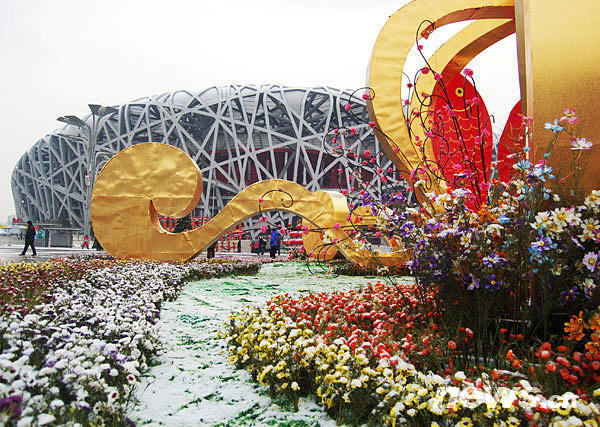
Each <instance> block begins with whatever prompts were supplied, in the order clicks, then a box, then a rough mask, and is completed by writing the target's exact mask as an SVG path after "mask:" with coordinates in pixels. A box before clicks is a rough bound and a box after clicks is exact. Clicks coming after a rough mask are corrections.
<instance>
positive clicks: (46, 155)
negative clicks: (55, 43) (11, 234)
mask: <svg viewBox="0 0 600 427" xmlns="http://www.w3.org/2000/svg"><path fill="white" fill-rule="evenodd" d="M350 96H351V93H350V92H346V91H340V90H337V89H333V88H328V87H317V88H308V89H307V88H294V87H286V86H278V85H263V86H233V85H232V86H226V87H211V88H209V89H206V90H204V91H202V92H198V93H194V92H188V91H177V92H172V93H165V94H162V95H159V96H155V97H150V98H142V99H138V100H135V101H132V102H129V103H127V104H124V105H121V106H119V107H117V108H118V113H115V114H113V115H111V116H110V117H108V118H107V119H106V120H104V121H102V122H101V123H100V126H99V127H98V128H97V133H96V136H97V138H96V139H97V143H96V153H95V156H96V159H97V160H96V170H95V171H93V173H95V174H97V173H98V172H99V171H100V169H101V168H102V166H103V165H104V164H105V163H106V162H107V161H108V159H110V157H111V156H113V155H114V154H116V153H118V152H119V151H121V150H123V149H124V148H126V147H129V146H131V145H134V144H138V143H142V142H148V141H152V142H162V143H165V144H170V145H173V146H175V147H178V148H180V149H182V150H183V151H185V152H186V153H188V154H189V155H190V157H191V158H192V159H194V161H195V162H196V163H197V164H198V166H199V168H200V169H201V171H202V178H203V181H204V192H203V196H202V199H201V201H200V204H199V205H198V207H197V208H196V210H195V211H194V215H197V216H213V215H214V214H216V213H217V212H219V211H220V210H221V209H222V208H223V206H224V205H225V204H227V203H228V201H229V200H230V199H231V198H232V197H233V196H235V195H236V194H237V193H239V192H240V191H241V190H242V189H244V188H245V187H246V186H248V185H249V184H252V183H254V182H257V181H261V180H264V179H272V178H278V179H287V180H290V181H294V182H297V183H300V184H302V185H304V186H305V187H306V188H308V189H309V190H310V191H316V190H319V189H327V188H338V182H344V183H347V182H349V177H348V173H349V171H348V168H347V167H346V164H345V160H344V159H339V158H334V157H332V156H331V155H330V154H328V153H329V152H330V150H331V147H325V146H324V143H323V137H324V135H325V134H326V133H327V132H328V131H330V130H332V129H335V128H341V127H355V128H356V130H357V133H356V136H354V137H351V138H350V137H349V136H348V135H340V136H338V140H340V141H341V142H343V143H344V144H345V146H346V147H351V148H352V149H353V151H354V152H355V153H356V152H362V151H363V150H364V149H369V150H371V152H373V153H375V154H376V153H379V151H380V148H379V145H378V144H376V143H375V137H374V135H373V132H372V129H370V128H369V125H368V124H367V122H368V114H367V111H366V106H365V102H364V101H363V100H362V99H361V98H359V97H353V98H352V99H351V100H350V102H351V104H352V105H353V107H352V113H353V114H354V115H355V116H356V117H358V118H360V119H361V120H356V118H355V117H352V115H350V114H348V112H347V111H346V110H345V108H344V106H345V105H346V103H347V102H348V101H349V97H350ZM91 120H92V117H91V116H88V117H85V118H84V121H86V122H88V123H90V122H91ZM345 138H347V139H345ZM85 140H86V135H85V132H84V131H83V130H81V129H80V128H77V127H74V126H71V125H67V126H65V127H63V128H62V129H59V130H57V131H54V132H53V133H50V134H49V135H46V136H45V137H44V138H42V139H40V140H39V141H38V142H37V143H36V144H35V145H34V146H33V147H32V148H31V149H30V150H29V151H28V152H27V153H26V154H24V155H23V156H22V157H21V159H20V160H19V162H18V164H17V166H16V168H15V170H14V171H13V175H12V183H11V184H12V191H13V196H14V200H15V209H16V213H17V216H19V217H21V218H24V219H32V220H33V221H37V222H39V221H56V220H59V221H62V222H68V223H71V224H72V225H73V226H79V227H81V226H82V224H83V209H84V205H85V204H84V201H85V200H84V198H85V194H86V193H85V190H86V176H85V175H86V173H87V171H86V165H87V163H86V156H87V155H88V154H87V153H86V147H87V144H86V143H85ZM361 140H362V141H361ZM390 165H391V163H390V162H388V164H385V165H384V166H385V167H386V168H387V167H388V166H390ZM340 168H341V169H342V174H341V176H338V175H340V174H339V172H338V169H340ZM371 185H373V186H377V187H379V186H381V183H380V181H379V179H378V178H377V176H376V175H375V178H374V179H373V180H372V181H371Z"/></svg>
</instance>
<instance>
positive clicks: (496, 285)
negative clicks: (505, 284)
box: [485, 274, 502, 291]
mask: <svg viewBox="0 0 600 427" xmlns="http://www.w3.org/2000/svg"><path fill="white" fill-rule="evenodd" d="M486 279H487V281H488V284H487V285H485V288H486V289H490V290H492V291H497V290H498V289H500V286H501V285H502V281H500V280H497V279H496V275H495V274H490V275H488V276H487V277H486Z"/></svg>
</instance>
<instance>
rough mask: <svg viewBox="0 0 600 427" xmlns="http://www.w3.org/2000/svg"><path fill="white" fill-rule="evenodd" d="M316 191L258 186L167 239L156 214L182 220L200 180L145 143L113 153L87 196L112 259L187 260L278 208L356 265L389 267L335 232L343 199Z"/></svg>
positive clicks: (176, 152) (386, 259)
mask: <svg viewBox="0 0 600 427" xmlns="http://www.w3.org/2000/svg"><path fill="white" fill-rule="evenodd" d="M317 193H318V194H315V193H311V192H310V191H308V190H306V189H305V188H304V187H302V186H301V185H299V184H296V183H294V182H291V181H285V180H266V181H261V182H257V183H256V184H252V185H250V186H248V187H247V188H245V189H244V190H243V191H242V192H240V193H239V194H237V195H236V196H235V197H234V198H233V199H232V200H231V201H230V202H229V203H228V204H227V205H226V206H225V207H224V208H223V210H222V211H221V212H219V213H218V214H217V215H216V216H215V217H214V218H212V219H211V220H210V221H209V222H207V223H206V224H204V225H203V226H202V227H199V228H197V229H195V230H193V231H186V232H183V233H170V232H168V231H166V230H164V229H163V228H162V226H161V225H160V223H159V221H158V214H159V213H160V214H162V215H165V216H171V217H176V218H180V217H183V216H185V215H187V214H189V213H190V212H191V211H192V210H193V209H194V207H195V206H196V205H197V204H198V202H199V200H200V197H201V195H202V175H201V173H200V169H199V168H198V166H197V165H196V164H195V163H194V161H193V160H192V159H191V158H190V157H189V156H188V155H187V154H186V153H184V152H183V151H181V150H180V149H178V148H176V147H173V146H170V145H166V144H158V143H144V144H138V145H134V146H132V147H129V148H126V149H125V150H123V151H121V152H119V153H117V154H116V155H115V156H114V157H113V158H112V159H110V161H109V162H108V163H107V164H106V165H105V166H104V167H103V168H102V170H101V171H100V174H99V175H98V178H97V179H96V184H95V186H94V192H93V195H92V223H93V226H94V232H95V234H96V238H97V239H98V241H99V242H100V244H101V245H102V247H103V248H104V249H105V250H106V251H107V252H108V253H109V254H111V255H113V256H114V257H116V258H137V259H148V260H156V261H189V260H191V259H193V258H195V257H196V256H198V254H199V253H200V252H202V251H203V250H204V249H205V248H207V247H208V246H210V245H211V244H212V243H214V242H215V241H216V240H217V239H218V238H219V236H220V235H221V234H223V233H225V232H227V231H229V230H231V229H233V228H234V227H235V226H236V225H238V224H239V223H241V222H242V221H244V220H246V219H248V218H249V217H252V216H254V215H256V214H258V213H261V212H268V211H274V210H283V211H287V212H292V213H295V214H297V215H300V216H302V217H303V218H304V219H305V220H307V221H308V222H309V223H311V224H312V225H313V226H314V227H316V228H318V229H320V230H325V232H326V233H329V235H330V237H331V241H332V243H334V244H335V243H337V242H340V245H339V249H340V250H341V251H342V253H343V254H344V255H345V256H346V257H348V258H350V259H352V260H353V261H355V262H359V263H363V264H364V263H367V262H369V263H373V262H375V263H377V262H379V263H381V264H382V265H389V264H390V262H392V261H390V260H391V259H392V256H391V255H390V254H384V255H385V256H384V255H381V256H378V255H377V254H372V253H370V252H369V251H368V250H366V249H363V248H361V247H359V246H357V245H356V244H355V243H354V242H352V241H351V240H349V239H348V236H347V234H346V233H345V229H346V227H336V224H339V222H336V221H341V220H343V221H344V223H343V225H345V221H346V217H345V216H343V214H344V213H346V215H347V212H348V206H347V204H346V201H345V196H343V195H341V194H340V193H336V194H331V195H328V194H327V193H324V192H317ZM395 256H396V258H395V261H394V262H395V263H398V262H400V261H401V260H403V259H405V256H404V255H403V254H400V255H398V254H396V255H395ZM399 257H401V258H399ZM379 258H381V259H382V260H381V261H379Z"/></svg>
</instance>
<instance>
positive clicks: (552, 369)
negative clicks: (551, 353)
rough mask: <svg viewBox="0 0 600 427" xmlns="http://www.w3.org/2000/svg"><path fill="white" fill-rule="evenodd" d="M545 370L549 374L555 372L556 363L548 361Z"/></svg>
mask: <svg viewBox="0 0 600 427" xmlns="http://www.w3.org/2000/svg"><path fill="white" fill-rule="evenodd" d="M546 369H547V370H548V371H549V372H555V371H556V363H554V362H552V361H549V362H548V363H546Z"/></svg>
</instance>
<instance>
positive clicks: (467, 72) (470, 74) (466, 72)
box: [463, 68, 473, 77]
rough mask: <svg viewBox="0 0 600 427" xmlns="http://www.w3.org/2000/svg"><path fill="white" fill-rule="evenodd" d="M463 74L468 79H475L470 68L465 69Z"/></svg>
mask: <svg viewBox="0 0 600 427" xmlns="http://www.w3.org/2000/svg"><path fill="white" fill-rule="evenodd" d="M463 74H464V75H465V76H467V77H473V70H471V69H470V68H465V69H464V70H463Z"/></svg>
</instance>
